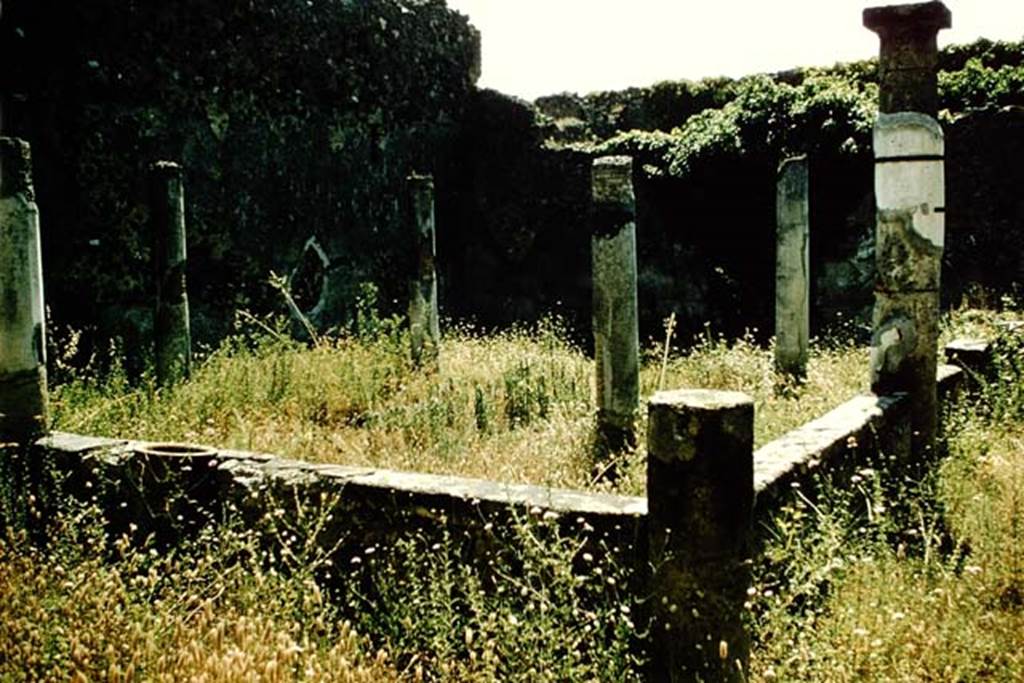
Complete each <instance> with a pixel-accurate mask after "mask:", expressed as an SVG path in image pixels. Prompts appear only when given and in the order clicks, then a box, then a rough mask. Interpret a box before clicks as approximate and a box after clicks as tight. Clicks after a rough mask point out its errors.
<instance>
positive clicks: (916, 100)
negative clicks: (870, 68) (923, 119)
mask: <svg viewBox="0 0 1024 683" xmlns="http://www.w3.org/2000/svg"><path fill="white" fill-rule="evenodd" d="M863 17H864V26H866V27H867V28H868V29H870V30H872V31H874V32H875V33H877V34H878V36H879V38H880V39H881V49H880V51H879V69H878V71H879V93H878V97H879V107H880V109H881V110H882V111H883V112H897V111H917V112H924V113H927V114H931V115H933V116H934V115H935V113H936V111H937V110H938V94H937V75H936V66H937V64H938V46H937V40H936V34H937V33H938V32H939V30H940V29H943V28H949V27H950V26H951V25H952V17H951V15H950V12H949V9H947V8H946V6H945V5H943V4H942V3H941V2H923V3H915V4H905V5H890V6H886V7H869V8H867V9H865V10H864V15H863Z"/></svg>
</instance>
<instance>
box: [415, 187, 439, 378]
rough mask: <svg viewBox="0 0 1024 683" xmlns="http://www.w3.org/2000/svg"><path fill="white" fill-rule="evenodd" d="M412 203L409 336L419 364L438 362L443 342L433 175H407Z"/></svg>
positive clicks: (416, 361) (434, 363)
mask: <svg viewBox="0 0 1024 683" xmlns="http://www.w3.org/2000/svg"><path fill="white" fill-rule="evenodd" d="M408 192H409V195H410V204H411V214H412V216H411V220H412V226H411V227H412V244H413V249H414V252H415V255H416V260H415V263H416V274H415V276H414V277H413V278H412V279H411V281H410V283H409V290H410V292H409V293H410V297H409V336H410V344H411V346H412V359H413V362H414V363H416V364H417V365H423V364H427V365H436V363H437V358H438V350H439V348H440V343H441V326H440V321H439V318H438V303H437V273H436V267H435V261H436V258H437V238H436V233H435V230H436V226H435V222H434V178H433V176H429V175H415V174H414V175H411V176H409V178H408Z"/></svg>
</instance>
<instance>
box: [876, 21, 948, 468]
mask: <svg viewBox="0 0 1024 683" xmlns="http://www.w3.org/2000/svg"><path fill="white" fill-rule="evenodd" d="M864 25H865V26H866V27H867V28H869V29H871V30H872V31H874V32H876V33H877V34H878V35H879V38H880V40H881V49H880V56H879V81H880V82H879V108H880V110H881V113H880V115H879V118H878V121H877V123H876V124H875V130H874V150H875V200H876V203H877V209H878V218H877V228H876V232H875V259H876V274H875V310H874V316H873V337H872V348H871V388H872V391H874V392H875V393H879V394H883V393H894V392H906V393H909V394H910V395H911V428H912V439H911V447H912V449H913V452H914V453H916V454H918V455H923V454H925V453H927V452H929V451H930V450H931V449H932V448H934V445H935V435H936V430H937V425H938V416H937V412H936V411H937V394H936V383H935V370H936V367H937V354H938V349H937V345H938V322H937V321H938V315H939V273H940V270H941V260H942V249H943V243H944V239H945V177H944V142H943V135H942V129H941V127H940V126H939V124H938V122H936V121H935V119H934V118H933V117H934V116H935V114H936V110H937V108H938V95H937V87H936V83H937V81H936V79H937V76H936V66H937V63H938V49H937V46H936V36H937V33H938V31H939V30H940V29H942V28H948V27H949V26H950V25H951V15H950V12H949V10H948V9H947V8H946V6H945V5H943V4H942V3H941V2H926V3H918V4H911V5H895V6H890V7H874V8H869V9H866V10H864Z"/></svg>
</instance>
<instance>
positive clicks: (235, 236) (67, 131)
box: [0, 0, 480, 340]
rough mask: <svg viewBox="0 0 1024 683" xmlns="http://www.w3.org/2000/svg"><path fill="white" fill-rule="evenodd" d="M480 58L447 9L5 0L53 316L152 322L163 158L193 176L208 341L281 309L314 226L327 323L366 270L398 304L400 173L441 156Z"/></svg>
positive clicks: (226, 0)
mask: <svg viewBox="0 0 1024 683" xmlns="http://www.w3.org/2000/svg"><path fill="white" fill-rule="evenodd" d="M479 59H480V54H479V35H478V34H477V32H476V30H475V29H473V28H472V27H471V26H470V25H469V23H468V20H467V19H466V18H465V17H463V16H461V15H459V14H457V13H455V12H452V11H450V10H449V9H448V8H447V7H446V6H445V4H444V2H443V0H331V1H322V2H315V3H311V2H306V1H305V0H265V1H262V2H256V3H253V2H249V1H248V0H180V1H176V2H155V1H144V0H82V1H80V2H73V3H69V2H65V1H64V0H7V1H6V2H5V3H4V13H3V19H2V24H0V63H2V64H3V65H4V68H3V69H2V70H0V92H3V93H7V94H8V100H9V104H8V106H7V107H5V113H4V116H5V122H4V128H5V133H7V134H11V135H17V136H21V137H24V138H26V139H27V140H29V142H30V143H31V144H32V147H33V153H34V158H35V182H36V187H37V190H38V196H39V204H40V208H41V211H42V216H43V243H44V249H45V263H46V271H47V282H46V288H47V296H48V301H49V303H50V304H51V305H52V307H53V311H54V318H55V319H57V320H59V321H61V322H71V323H75V324H91V323H99V324H101V325H102V326H104V327H105V328H106V329H107V330H108V331H112V332H115V333H121V334H125V335H128V336H131V335H132V334H135V333H138V331H139V330H140V329H142V330H144V329H145V328H146V327H147V325H148V323H147V316H148V310H149V306H150V300H151V292H152V283H151V279H152V278H151V272H152V267H151V264H150V249H151V246H150V241H151V237H150V235H149V234H148V231H147V225H146V223H147V209H146V206H145V202H144V200H145V192H144V189H145V184H144V182H143V181H144V173H143V171H144V169H145V168H146V166H147V165H148V164H149V163H150V162H152V161H154V160H156V159H171V160H176V161H179V162H180V163H181V164H182V165H183V167H184V169H185V192H186V202H187V206H188V208H187V221H188V228H189V241H190V242H189V252H190V266H189V276H190V290H191V297H192V302H193V326H194V327H193V329H194V330H195V331H196V333H197V336H198V337H199V339H201V340H203V339H205V340H209V339H212V338H216V337H217V336H218V335H219V334H221V333H223V332H224V331H225V330H226V329H227V325H228V324H229V323H230V319H231V312H232V311H233V310H234V309H235V308H237V307H250V308H254V309H256V310H260V309H269V308H277V309H279V310H280V306H279V304H280V301H279V299H278V295H277V294H276V293H275V292H274V291H273V290H272V289H271V288H270V287H268V286H267V279H268V274H269V272H270V271H271V270H276V271H277V272H278V273H287V272H288V271H289V270H290V269H291V268H293V267H295V265H296V264H297V263H298V261H299V255H300V253H301V249H302V246H303V245H304V244H305V242H306V240H307V239H308V238H309V237H310V236H316V237H317V239H318V241H319V242H320V243H321V244H322V245H323V246H324V248H325V250H326V252H327V256H328V257H329V260H330V265H329V269H328V272H327V280H328V282H327V285H328V286H327V287H326V288H324V289H323V293H325V295H326V297H327V298H329V299H330V301H329V302H328V303H329V305H328V306H326V308H325V310H326V311H328V312H330V315H326V316H325V317H324V319H323V320H321V321H320V322H322V323H323V324H325V325H329V324H335V323H338V322H341V321H342V320H343V319H344V317H345V316H346V315H347V314H348V313H349V312H350V311H351V307H352V304H353V299H354V291H355V289H356V287H357V284H358V283H359V282H361V281H364V280H373V281H376V282H377V284H378V285H379V286H380V288H381V290H382V292H381V297H380V298H381V299H382V300H384V301H390V300H392V299H397V298H400V297H401V296H404V291H405V273H404V268H403V265H404V264H403V263H401V258H402V257H401V255H400V254H398V253H396V250H395V249H394V245H395V244H396V242H397V240H396V235H397V234H398V231H399V230H401V228H402V206H401V202H400V201H399V197H400V194H401V191H402V188H403V187H404V178H405V176H406V175H407V174H408V173H409V172H410V171H411V170H413V169H415V170H418V171H421V172H432V171H434V170H435V169H436V168H438V167H440V166H442V165H443V164H445V163H447V162H446V156H447V155H449V154H450V153H451V150H452V146H453V138H454V135H455V134H456V129H457V127H458V123H459V121H460V120H461V118H462V114H463V110H464V108H465V106H466V103H467V99H468V98H469V96H470V93H471V92H472V89H473V83H474V82H475V79H476V77H477V75H478V72H479ZM314 284H315V286H310V287H308V288H307V289H308V291H301V292H299V293H298V294H299V296H300V298H303V299H304V300H303V301H302V303H303V305H305V306H306V307H308V308H312V305H313V304H314V303H315V302H316V298H317V297H318V296H319V295H320V293H321V288H320V286H319V283H314ZM126 318H129V319H130V321H128V322H126Z"/></svg>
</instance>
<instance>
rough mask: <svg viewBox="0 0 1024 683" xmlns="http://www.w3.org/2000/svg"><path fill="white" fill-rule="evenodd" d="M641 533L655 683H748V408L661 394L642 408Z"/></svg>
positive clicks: (742, 400)
mask: <svg viewBox="0 0 1024 683" xmlns="http://www.w3.org/2000/svg"><path fill="white" fill-rule="evenodd" d="M647 430H648V431H647V453H648V455H647V508H648V513H647V528H648V535H649V540H650V546H649V548H650V550H649V552H650V562H651V566H652V567H653V572H654V576H653V584H652V586H651V591H650V592H651V593H652V605H653V607H652V614H651V616H652V623H651V634H652V637H651V639H652V671H651V677H650V678H651V680H656V681H695V680H702V681H745V680H747V678H746V677H747V675H748V663H749V654H750V643H749V638H748V636H747V634H746V632H745V631H744V628H743V619H742V613H743V603H744V601H745V600H746V599H747V589H748V588H749V586H750V580H751V578H750V562H749V553H750V536H751V518H752V514H753V504H754V402H753V400H752V399H751V398H750V397H749V396H747V395H746V394H741V393H737V392H732V391H709V390H699V389H694V390H683V391H664V392H658V393H657V394H655V395H654V397H652V398H651V400H650V402H649V404H648V427H647Z"/></svg>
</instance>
